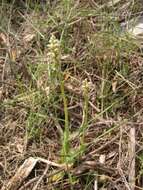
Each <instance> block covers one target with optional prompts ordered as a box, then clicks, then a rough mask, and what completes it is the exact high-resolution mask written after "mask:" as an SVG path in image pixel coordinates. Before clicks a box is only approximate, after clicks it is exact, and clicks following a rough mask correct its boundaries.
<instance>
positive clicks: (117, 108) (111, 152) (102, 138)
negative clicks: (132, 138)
mask: <svg viewBox="0 0 143 190" xmlns="http://www.w3.org/2000/svg"><path fill="white" fill-rule="evenodd" d="M125 4H126V3H124V2H122V1H120V2H119V3H117V4H116V5H114V6H109V5H106V4H104V3H103V2H101V1H96V2H95V3H94V1H93V2H91V1H83V2H78V1H76V2H75V1H73V0H70V1H69V0H62V1H53V2H49V1H47V3H45V4H42V2H37V3H33V1H23V2H22V1H19V2H17V1H16V0H15V1H11V2H10V3H8V2H7V1H2V2H1V3H0V40H1V42H0V46H1V53H0V63H1V65H0V73H1V74H0V76H1V79H0V80H1V81H0V85H1V86H0V104H1V108H0V119H1V121H0V125H1V129H0V134H1V135H0V138H2V139H4V140H3V141H2V142H1V140H0V146H1V148H2V149H1V151H0V161H1V163H2V165H1V164H0V168H1V167H2V169H1V171H2V172H1V175H0V176H1V177H0V187H2V186H3V184H5V183H7V181H9V179H10V178H11V176H13V175H14V173H15V172H16V169H17V168H18V167H19V166H20V164H21V162H23V160H25V159H26V158H27V157H29V156H39V157H44V158H46V159H50V160H52V161H55V162H59V163H65V164H67V170H66V171H57V170H56V169H55V168H51V169H50V171H49V173H50V174H52V172H57V173H56V174H55V175H53V177H51V183H49V182H48V181H47V177H45V178H44V179H43V181H42V182H41V185H40V186H39V187H38V188H39V189H43V190H44V189H45V188H47V187H48V189H86V190H88V189H93V187H94V182H95V179H97V181H98V185H99V189H100V188H101V189H102V188H108V189H113V188H115V189H122V188H123V187H125V186H126V183H125V181H124V180H123V178H122V177H125V179H127V180H128V172H127V168H128V167H129V164H130V160H129V158H128V147H127V144H128V142H129V141H128V139H129V127H130V126H132V125H135V126H137V128H136V135H137V136H136V143H137V149H140V147H141V146H142V128H141V125H142V81H141V80H142V79H141V72H140V71H141V70H142V50H141V49H140V46H139V43H138V41H137V40H136V39H135V38H134V37H133V36H132V35H130V34H128V32H125V31H122V28H121V21H122V20H125V21H126V20H127V19H129V18H132V17H134V15H135V14H140V12H141V9H142V8H143V7H141V6H139V5H140V1H138V2H136V3H134V4H133V3H129V4H126V6H127V7H126V6H125ZM127 9H128V10H127ZM122 13H124V14H123V15H122ZM121 18H122V19H121ZM120 151H121V152H120ZM140 152H142V151H140ZM102 155H103V156H105V158H106V159H105V161H104V163H103V164H101V163H99V162H100V157H102ZM135 156H136V158H137V159H136V164H137V165H139V167H136V173H137V174H138V175H137V178H138V180H137V182H136V186H139V187H141V185H142V184H141V182H140V181H141V178H142V154H141V153H139V154H138V152H137V153H136V155H135ZM93 161H94V162H95V165H93ZM119 163H120V167H121V170H122V174H123V175H124V176H122V175H121V173H120V171H118V164H119ZM15 165H16V167H15ZM38 167H40V169H41V170H43V168H42V166H38ZM34 170H35V174H33V175H34V176H36V172H38V171H39V168H35V169H34ZM50 174H46V175H47V176H48V175H50ZM38 175H40V174H39V173H38ZM105 176H106V180H102V178H104V177H105ZM127 182H128V181H127ZM31 185H34V184H31ZM28 188H29V189H30V188H32V187H30V186H29V187H28Z"/></svg>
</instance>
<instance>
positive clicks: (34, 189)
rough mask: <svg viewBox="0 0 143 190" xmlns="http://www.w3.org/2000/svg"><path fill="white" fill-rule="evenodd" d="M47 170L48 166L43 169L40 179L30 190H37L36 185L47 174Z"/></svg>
mask: <svg viewBox="0 0 143 190" xmlns="http://www.w3.org/2000/svg"><path fill="white" fill-rule="evenodd" d="M48 169H49V165H47V167H46V168H45V170H44V172H43V174H42V175H41V177H40V178H39V180H38V181H37V183H36V185H35V186H34V187H33V189H32V190H36V189H37V188H38V185H39V184H40V183H41V181H42V179H43V178H44V176H45V175H46V173H47V172H48Z"/></svg>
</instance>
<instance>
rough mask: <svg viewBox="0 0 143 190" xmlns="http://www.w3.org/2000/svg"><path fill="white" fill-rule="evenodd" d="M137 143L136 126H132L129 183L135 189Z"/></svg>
mask: <svg viewBox="0 0 143 190" xmlns="http://www.w3.org/2000/svg"><path fill="white" fill-rule="evenodd" d="M135 145H136V139H135V127H131V129H130V140H129V162H130V163H129V184H130V188H131V190H134V189H135V154H136V152H135Z"/></svg>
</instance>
